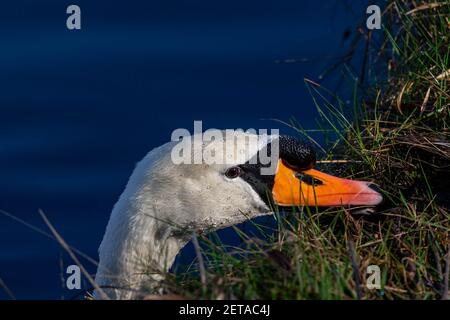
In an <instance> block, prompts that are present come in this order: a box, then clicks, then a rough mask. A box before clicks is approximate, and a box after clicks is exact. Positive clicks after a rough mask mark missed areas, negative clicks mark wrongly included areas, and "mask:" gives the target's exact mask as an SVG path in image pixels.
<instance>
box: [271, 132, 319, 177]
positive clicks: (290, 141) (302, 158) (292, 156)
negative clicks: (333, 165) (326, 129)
mask: <svg viewBox="0 0 450 320" xmlns="http://www.w3.org/2000/svg"><path fill="white" fill-rule="evenodd" d="M279 148H280V158H281V159H282V160H283V162H284V164H285V165H286V166H288V167H290V168H291V169H293V170H295V171H305V170H309V169H311V168H312V167H313V166H314V165H315V164H316V153H315V152H314V149H313V148H312V147H311V146H310V145H307V144H305V143H302V142H300V141H298V140H297V139H295V138H293V137H290V136H280V137H279Z"/></svg>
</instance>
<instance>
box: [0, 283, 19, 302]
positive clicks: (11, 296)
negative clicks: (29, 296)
mask: <svg viewBox="0 0 450 320" xmlns="http://www.w3.org/2000/svg"><path fill="white" fill-rule="evenodd" d="M0 288H3V290H4V291H5V293H6V295H7V296H8V297H9V298H10V299H11V300H16V296H15V295H14V293H13V292H12V291H11V289H9V287H8V286H7V285H6V283H5V282H4V281H3V279H2V278H0Z"/></svg>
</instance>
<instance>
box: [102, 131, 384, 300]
mask: <svg viewBox="0 0 450 320" xmlns="http://www.w3.org/2000/svg"><path fill="white" fill-rule="evenodd" d="M194 136H195V135H193V136H192V137H194ZM275 143H276V144H275ZM180 144H181V142H180V141H171V142H168V143H166V144H164V145H162V146H160V147H157V148H155V149H153V150H152V151H150V152H149V153H148V154H147V155H146V156H145V157H144V159H143V160H141V161H140V162H139V163H138V164H137V165H136V167H135V169H134V172H133V173H132V175H131V177H130V178H129V181H128V183H127V185H126V188H125V190H124V192H123V193H122V195H121V196H120V198H119V200H118V202H117V203H116V204H115V206H114V208H113V210H112V213H111V216H110V219H109V222H108V225H107V227H106V231H105V234H104V237H103V240H102V242H101V245H100V247H99V265H98V269H97V274H96V277H95V281H96V283H97V285H98V286H99V287H100V288H102V291H103V292H101V293H102V294H104V295H106V296H107V297H108V298H110V299H139V298H142V297H143V294H157V293H158V292H157V291H156V290H157V289H156V288H157V285H158V282H160V281H161V280H162V279H163V277H162V274H164V273H165V272H167V271H168V270H169V269H170V267H171V265H172V263H173V262H174V260H175V257H176V255H177V254H178V252H179V251H180V250H181V249H182V248H183V246H184V245H185V244H186V243H187V242H188V241H189V240H190V239H191V237H192V233H193V232H209V231H212V230H217V229H220V228H225V227H228V226H231V225H234V224H238V223H242V222H244V221H245V220H247V219H249V218H254V217H257V216H261V215H268V214H271V213H272V211H271V209H270V207H271V205H270V203H271V202H270V201H273V203H275V204H277V205H278V206H284V207H292V206H305V205H308V206H341V205H344V206H346V205H367V206H375V205H377V204H379V203H380V202H381V201H382V196H381V195H380V194H379V193H378V192H376V191H375V190H373V189H372V188H370V187H369V183H368V182H364V181H354V180H347V179H342V178H338V177H334V176H332V175H328V174H326V173H323V172H320V171H318V170H315V169H313V166H314V164H315V160H316V158H315V153H314V151H313V150H312V148H311V147H310V146H308V145H306V144H304V143H301V142H300V141H298V140H296V139H294V138H292V137H289V136H283V135H257V134H253V133H248V132H241V131H235V132H234V133H233V134H232V135H228V134H227V135H226V136H225V135H224V138H223V139H216V140H211V141H203V142H202V144H201V151H202V152H206V151H211V150H214V152H217V153H218V155H219V156H221V157H223V159H225V160H226V161H223V162H224V163H225V164H216V163H212V164H211V163H206V162H205V161H203V162H202V163H200V164H189V163H179V164H177V163H174V161H173V150H175V148H177V147H179V146H180ZM274 145H277V147H278V149H277V151H278V154H277V158H276V159H275V162H276V163H275V170H274V172H272V173H271V174H262V170H261V169H262V168H264V167H268V165H267V164H262V161H260V159H261V158H262V157H261V155H262V154H263V153H264V152H265V153H266V154H268V155H272V154H274V153H271V152H270V150H271V148H272V146H274ZM224 146H227V147H224ZM228 146H231V147H228ZM236 150H245V152H235V151H236ZM194 154H195V152H194V151H192V153H191V154H190V156H192V157H194V156H195V155H194ZM99 291H100V290H95V292H94V296H95V297H96V298H102V297H101V296H100V295H99ZM103 298H104V296H103Z"/></svg>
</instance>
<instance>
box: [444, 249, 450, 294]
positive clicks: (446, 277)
mask: <svg viewBox="0 0 450 320" xmlns="http://www.w3.org/2000/svg"><path fill="white" fill-rule="evenodd" d="M446 260H447V261H446V263H445V274H444V289H443V290H442V300H448V282H449V280H450V279H449V273H450V244H449V245H448V252H447V259H446Z"/></svg>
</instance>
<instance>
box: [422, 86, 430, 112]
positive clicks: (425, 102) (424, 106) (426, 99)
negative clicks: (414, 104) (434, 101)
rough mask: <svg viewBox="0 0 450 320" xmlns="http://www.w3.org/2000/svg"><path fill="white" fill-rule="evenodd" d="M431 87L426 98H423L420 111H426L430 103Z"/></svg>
mask: <svg viewBox="0 0 450 320" xmlns="http://www.w3.org/2000/svg"><path fill="white" fill-rule="evenodd" d="M430 93H431V87H429V88H428V90H427V93H426V94H425V98H424V99H423V102H422V105H421V106H420V112H424V111H425V108H426V106H427V103H428V99H429V98H430Z"/></svg>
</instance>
